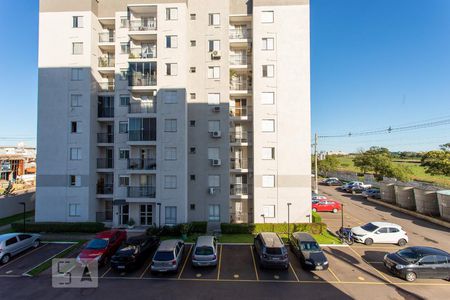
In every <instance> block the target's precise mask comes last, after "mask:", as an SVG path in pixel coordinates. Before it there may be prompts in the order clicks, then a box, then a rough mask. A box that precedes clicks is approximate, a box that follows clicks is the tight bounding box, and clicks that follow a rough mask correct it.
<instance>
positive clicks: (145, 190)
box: [127, 185, 156, 198]
mask: <svg viewBox="0 0 450 300" xmlns="http://www.w3.org/2000/svg"><path fill="white" fill-rule="evenodd" d="M155 195H156V187H154V186H148V185H147V186H129V187H128V188H127V196H128V197H129V198H155Z"/></svg>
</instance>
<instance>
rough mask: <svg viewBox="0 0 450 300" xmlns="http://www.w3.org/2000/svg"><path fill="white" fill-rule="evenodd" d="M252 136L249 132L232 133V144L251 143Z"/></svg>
mask: <svg viewBox="0 0 450 300" xmlns="http://www.w3.org/2000/svg"><path fill="white" fill-rule="evenodd" d="M250 138H251V135H249V134H248V132H247V131H242V132H230V143H249V142H251V141H250Z"/></svg>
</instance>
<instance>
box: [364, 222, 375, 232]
mask: <svg viewBox="0 0 450 300" xmlns="http://www.w3.org/2000/svg"><path fill="white" fill-rule="evenodd" d="M361 228H362V229H364V230H365V231H369V232H374V231H375V230H377V229H378V226H375V225H373V224H372V223H367V224H366V225H364V226H361Z"/></svg>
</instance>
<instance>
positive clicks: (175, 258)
mask: <svg viewBox="0 0 450 300" xmlns="http://www.w3.org/2000/svg"><path fill="white" fill-rule="evenodd" d="M183 257H184V242H183V241H182V240H166V241H162V242H161V244H160V245H159V247H158V249H157V250H156V252H155V255H153V259H152V263H151V265H150V270H151V272H152V273H156V272H177V271H178V268H179V267H180V265H181V262H182V261H183Z"/></svg>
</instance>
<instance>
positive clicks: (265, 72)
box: [262, 65, 275, 77]
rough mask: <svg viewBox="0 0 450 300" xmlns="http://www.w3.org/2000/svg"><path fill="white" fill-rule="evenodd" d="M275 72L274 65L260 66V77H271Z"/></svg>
mask: <svg viewBox="0 0 450 300" xmlns="http://www.w3.org/2000/svg"><path fill="white" fill-rule="evenodd" d="M274 72H275V66H274V65H263V66H262V77H273V76H274Z"/></svg>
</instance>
